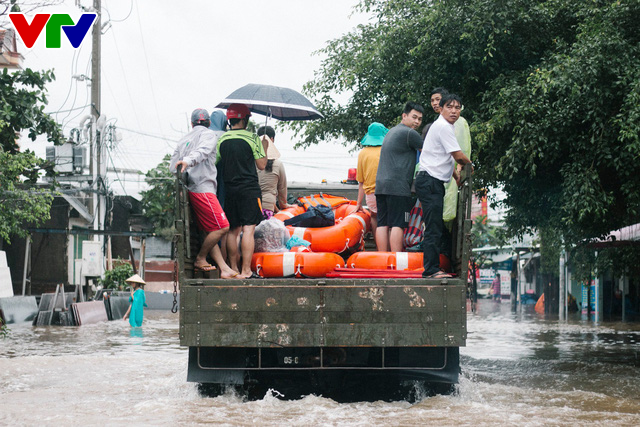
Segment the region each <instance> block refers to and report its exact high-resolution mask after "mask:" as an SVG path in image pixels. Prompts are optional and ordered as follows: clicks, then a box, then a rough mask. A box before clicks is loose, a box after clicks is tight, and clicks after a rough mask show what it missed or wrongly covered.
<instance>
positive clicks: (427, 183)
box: [416, 171, 444, 277]
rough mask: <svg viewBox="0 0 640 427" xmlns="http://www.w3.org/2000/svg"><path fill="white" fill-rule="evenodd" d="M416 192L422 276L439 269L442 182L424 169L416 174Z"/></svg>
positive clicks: (442, 225) (441, 229) (442, 228)
mask: <svg viewBox="0 0 640 427" xmlns="http://www.w3.org/2000/svg"><path fill="white" fill-rule="evenodd" d="M416 194H417V195H418V199H420V204H421V205H422V221H423V222H424V238H423V240H422V251H423V252H424V260H423V264H424V272H423V273H422V276H423V277H426V276H430V275H432V274H434V273H437V272H438V271H440V241H441V239H442V232H443V230H444V222H443V221H442V209H443V204H444V182H443V181H440V180H439V179H436V178H434V177H432V176H431V175H429V174H428V173H427V172H425V171H420V172H418V175H417V176H416Z"/></svg>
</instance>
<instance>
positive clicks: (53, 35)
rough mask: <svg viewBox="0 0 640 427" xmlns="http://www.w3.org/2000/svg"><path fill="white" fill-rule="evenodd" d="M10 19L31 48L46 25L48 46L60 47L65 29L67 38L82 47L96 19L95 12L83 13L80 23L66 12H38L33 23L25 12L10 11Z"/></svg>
mask: <svg viewBox="0 0 640 427" xmlns="http://www.w3.org/2000/svg"><path fill="white" fill-rule="evenodd" d="M9 19H11V22H13V26H14V27H15V29H16V31H17V32H18V34H19V35H20V37H21V38H22V41H23V42H24V44H25V46H27V47H28V48H29V49H31V48H32V47H33V45H34V44H35V42H36V40H38V37H40V33H42V29H43V28H44V26H45V25H46V26H47V30H46V31H45V32H46V34H47V48H60V47H61V45H62V44H61V39H62V33H61V31H60V29H62V30H63V31H64V33H65V34H66V35H67V38H68V39H69V41H70V42H71V46H73V47H75V48H76V49H77V48H78V47H80V43H82V40H84V37H85V36H86V35H87V32H89V28H91V25H93V23H94V21H95V20H96V14H95V13H83V14H82V16H81V17H80V19H79V20H78V23H77V24H76V23H74V22H73V19H71V17H70V16H69V15H68V14H66V13H64V14H63V13H54V14H50V13H38V14H37V15H36V16H34V17H33V20H32V21H31V24H29V23H28V22H27V18H26V17H25V16H24V14H23V13H10V14H9Z"/></svg>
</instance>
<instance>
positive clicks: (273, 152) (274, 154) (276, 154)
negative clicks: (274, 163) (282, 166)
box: [261, 135, 280, 160]
mask: <svg viewBox="0 0 640 427" xmlns="http://www.w3.org/2000/svg"><path fill="white" fill-rule="evenodd" d="M261 138H262V140H265V139H266V140H267V141H268V145H267V159H269V160H275V159H279V158H280V151H278V149H277V148H276V144H274V143H273V139H271V138H269V137H268V136H267V135H262V137H261Z"/></svg>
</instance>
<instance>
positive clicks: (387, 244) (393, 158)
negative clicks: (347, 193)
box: [375, 102, 424, 252]
mask: <svg viewBox="0 0 640 427" xmlns="http://www.w3.org/2000/svg"><path fill="white" fill-rule="evenodd" d="M423 112H424V108H423V107H422V106H421V105H420V104H417V103H415V102H407V104H406V105H405V107H404V111H403V113H402V121H401V122H400V124H398V125H397V126H394V127H393V128H391V129H390V130H389V133H387V134H386V135H385V137H384V141H383V143H382V150H381V151H380V162H379V163H378V172H377V174H376V190H375V191H376V203H377V205H378V230H377V231H376V245H377V246H378V248H379V250H380V251H384V252H386V251H389V250H391V251H392V252H402V251H403V249H404V244H403V243H404V242H403V237H404V229H405V227H406V226H407V223H408V221H409V212H410V211H411V207H412V206H413V200H412V199H411V184H412V182H413V173H414V170H415V165H416V150H420V149H422V138H420V134H419V133H418V132H416V129H417V128H418V126H420V123H422V113H423Z"/></svg>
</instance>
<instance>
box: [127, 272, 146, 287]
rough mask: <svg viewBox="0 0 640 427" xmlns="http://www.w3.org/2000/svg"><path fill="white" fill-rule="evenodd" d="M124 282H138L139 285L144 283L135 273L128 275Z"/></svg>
mask: <svg viewBox="0 0 640 427" xmlns="http://www.w3.org/2000/svg"><path fill="white" fill-rule="evenodd" d="M125 282H130V283H140V284H141V285H146V283H145V281H144V280H142V277H140V276H138V275H137V274H134V275H133V276H131V277H129V278H128V279H127V280H125Z"/></svg>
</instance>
